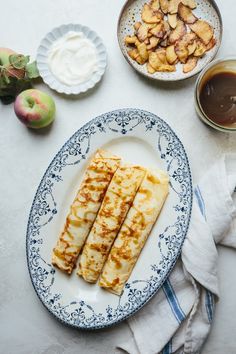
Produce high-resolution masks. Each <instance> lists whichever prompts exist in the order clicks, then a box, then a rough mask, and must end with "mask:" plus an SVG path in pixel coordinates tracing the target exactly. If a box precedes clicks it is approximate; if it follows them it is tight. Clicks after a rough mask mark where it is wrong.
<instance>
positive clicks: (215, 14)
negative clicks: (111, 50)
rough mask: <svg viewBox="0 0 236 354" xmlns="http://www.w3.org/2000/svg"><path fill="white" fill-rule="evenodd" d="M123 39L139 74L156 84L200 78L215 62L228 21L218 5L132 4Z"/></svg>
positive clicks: (170, 0) (189, 1)
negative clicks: (223, 25) (194, 77)
mask: <svg viewBox="0 0 236 354" xmlns="http://www.w3.org/2000/svg"><path fill="white" fill-rule="evenodd" d="M117 34H118V41H119V45H120V48H121V51H122V53H123V55H124V57H125V59H126V60H127V61H128V63H129V64H130V65H131V66H132V67H133V68H134V69H135V70H137V71H138V72H139V73H141V74H143V75H145V76H147V77H149V78H152V79H156V80H162V81H177V80H183V79H186V78H189V77H191V76H194V75H196V74H197V73H199V72H200V71H201V70H202V69H203V68H204V67H205V66H206V65H207V64H208V63H209V62H210V61H211V60H212V59H213V58H214V57H215V55H216V54H217V51H218V49H219V46H220V43H221V38H222V20H221V15H220V12H219V9H218V7H217V5H216V3H215V2H214V1H209V0H146V1H144V0H128V1H127V2H126V3H125V5H124V7H123V9H122V11H121V14H120V18H119V22H118V30H117Z"/></svg>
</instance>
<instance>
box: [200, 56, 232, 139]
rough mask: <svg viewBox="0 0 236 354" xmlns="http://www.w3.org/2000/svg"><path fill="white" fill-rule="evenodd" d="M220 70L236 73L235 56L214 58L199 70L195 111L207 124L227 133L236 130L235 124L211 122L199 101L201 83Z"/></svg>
mask: <svg viewBox="0 0 236 354" xmlns="http://www.w3.org/2000/svg"><path fill="white" fill-rule="evenodd" d="M221 72H232V73H234V74H236V58H235V57H229V58H221V59H216V60H214V61H213V62H212V63H210V64H208V65H207V66H206V68H205V69H204V70H203V71H202V72H201V74H200V75H199V77H198V79H197V82H196V86H195V97H194V98H195V108H196V112H197V114H198V116H199V118H200V119H201V120H202V121H203V122H204V123H205V124H207V125H209V126H210V127H212V128H214V129H216V130H219V131H221V132H225V133H229V132H234V133H235V132H236V127H235V125H234V126H232V127H230V126H223V125H219V124H216V123H215V122H213V121H212V120H211V119H209V118H208V116H207V115H206V114H205V112H204V110H203V108H202V106H201V102H200V92H201V89H202V87H203V85H204V84H205V83H206V81H207V80H208V79H209V78H210V77H212V76H213V75H215V74H217V73H221Z"/></svg>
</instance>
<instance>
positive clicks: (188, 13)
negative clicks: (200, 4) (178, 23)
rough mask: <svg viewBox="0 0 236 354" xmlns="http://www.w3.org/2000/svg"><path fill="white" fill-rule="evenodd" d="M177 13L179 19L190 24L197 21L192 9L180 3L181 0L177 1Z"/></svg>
mask: <svg viewBox="0 0 236 354" xmlns="http://www.w3.org/2000/svg"><path fill="white" fill-rule="evenodd" d="M178 15H179V17H180V18H181V20H182V21H184V22H185V23H187V24H192V23H194V22H196V21H197V17H196V16H195V15H194V14H193V13H192V10H191V9H190V8H189V7H188V6H185V5H184V4H182V2H180V3H179V7H178Z"/></svg>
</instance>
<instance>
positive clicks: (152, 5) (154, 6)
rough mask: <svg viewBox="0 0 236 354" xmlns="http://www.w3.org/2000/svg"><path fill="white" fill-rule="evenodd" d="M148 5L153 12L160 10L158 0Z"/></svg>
mask: <svg viewBox="0 0 236 354" xmlns="http://www.w3.org/2000/svg"><path fill="white" fill-rule="evenodd" d="M150 5H151V8H152V9H153V10H154V11H158V10H159V9H160V0H151V2H150Z"/></svg>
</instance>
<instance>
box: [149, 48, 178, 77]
mask: <svg viewBox="0 0 236 354" xmlns="http://www.w3.org/2000/svg"><path fill="white" fill-rule="evenodd" d="M149 64H150V65H151V67H152V68H153V69H154V70H155V71H167V72H172V71H175V66H174V65H170V64H169V62H168V60H167V57H166V50H165V49H164V48H162V49H158V50H157V51H156V52H152V53H150V55H149Z"/></svg>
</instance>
